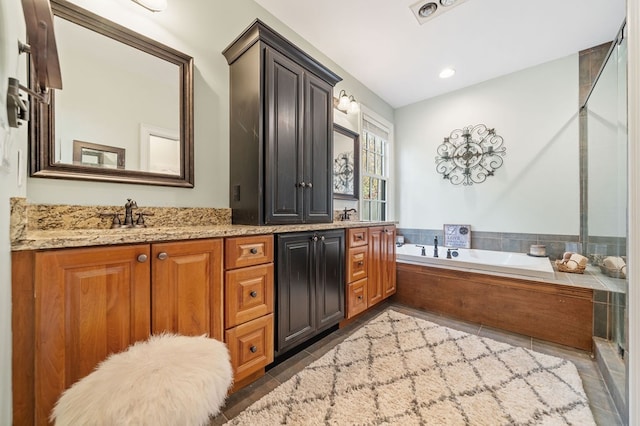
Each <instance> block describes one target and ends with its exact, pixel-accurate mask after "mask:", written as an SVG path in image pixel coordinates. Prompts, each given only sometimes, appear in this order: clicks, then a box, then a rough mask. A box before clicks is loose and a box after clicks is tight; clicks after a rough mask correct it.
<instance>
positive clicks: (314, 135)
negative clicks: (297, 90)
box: [303, 73, 333, 223]
mask: <svg viewBox="0 0 640 426" xmlns="http://www.w3.org/2000/svg"><path fill="white" fill-rule="evenodd" d="M332 109H333V88H332V87H331V85H329V84H328V83H326V82H325V81H324V80H321V79H319V78H317V77H315V76H313V75H311V74H308V73H307V74H306V75H305V115H304V121H305V140H304V169H303V171H304V179H303V181H304V182H306V184H307V185H306V187H305V188H303V192H304V205H305V206H304V221H305V222H309V223H318V222H331V221H332V220H333V189H332V188H333V187H332V179H333V154H332V153H333V111H332Z"/></svg>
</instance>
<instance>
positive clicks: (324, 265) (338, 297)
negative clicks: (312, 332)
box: [316, 230, 344, 331]
mask: <svg viewBox="0 0 640 426" xmlns="http://www.w3.org/2000/svg"><path fill="white" fill-rule="evenodd" d="M316 250H317V251H318V253H316V259H317V266H316V274H317V275H316V298H317V300H316V307H317V310H318V314H317V315H318V322H317V324H318V331H321V330H324V329H326V328H328V327H331V326H332V325H335V324H336V323H338V322H340V321H341V320H342V319H344V231H342V230H340V231H331V232H323V233H322V234H321V237H320V239H319V240H318V242H317V243H316Z"/></svg>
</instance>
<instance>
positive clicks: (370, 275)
mask: <svg viewBox="0 0 640 426" xmlns="http://www.w3.org/2000/svg"><path fill="white" fill-rule="evenodd" d="M395 236H396V228H395V226H394V225H387V226H372V227H363V228H350V229H348V230H347V241H349V247H348V248H347V315H346V318H347V319H349V318H353V317H354V316H356V315H358V314H360V313H361V312H363V311H365V310H366V309H367V308H370V307H371V306H373V305H375V304H377V303H380V302H381V301H383V300H384V299H386V298H387V297H389V296H391V295H392V294H394V293H395V292H396V249H395V247H396V246H395V239H396V237H395Z"/></svg>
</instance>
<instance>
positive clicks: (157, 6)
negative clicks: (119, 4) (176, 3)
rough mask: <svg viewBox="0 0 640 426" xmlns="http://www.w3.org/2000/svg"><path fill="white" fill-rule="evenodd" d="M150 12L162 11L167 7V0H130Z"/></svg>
mask: <svg viewBox="0 0 640 426" xmlns="http://www.w3.org/2000/svg"><path fill="white" fill-rule="evenodd" d="M132 1H133V2H134V3H138V4H139V5H140V6H142V7H144V8H145V9H148V10H150V11H152V12H162V11H163V10H165V9H166V8H167V0H132Z"/></svg>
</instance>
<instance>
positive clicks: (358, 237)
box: [356, 235, 364, 240]
mask: <svg viewBox="0 0 640 426" xmlns="http://www.w3.org/2000/svg"><path fill="white" fill-rule="evenodd" d="M356 238H357V239H359V240H362V239H364V235H358V236H357V237H356Z"/></svg>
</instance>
